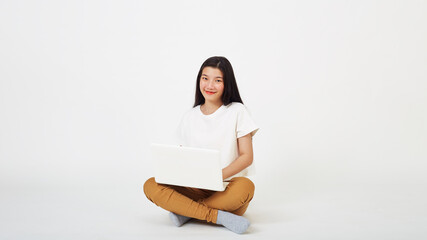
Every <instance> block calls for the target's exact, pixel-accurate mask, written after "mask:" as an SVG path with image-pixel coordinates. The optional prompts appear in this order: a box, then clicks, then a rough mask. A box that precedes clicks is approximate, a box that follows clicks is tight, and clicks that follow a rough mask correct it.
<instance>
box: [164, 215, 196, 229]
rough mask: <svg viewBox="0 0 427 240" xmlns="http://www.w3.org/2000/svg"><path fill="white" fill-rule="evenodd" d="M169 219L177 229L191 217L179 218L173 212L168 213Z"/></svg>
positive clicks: (179, 216)
mask: <svg viewBox="0 0 427 240" xmlns="http://www.w3.org/2000/svg"><path fill="white" fill-rule="evenodd" d="M169 218H170V219H171V220H172V222H173V223H174V224H175V225H176V226H177V227H181V226H182V225H183V224H184V223H186V222H188V221H189V220H190V219H191V217H186V216H181V215H179V214H176V213H173V212H169Z"/></svg>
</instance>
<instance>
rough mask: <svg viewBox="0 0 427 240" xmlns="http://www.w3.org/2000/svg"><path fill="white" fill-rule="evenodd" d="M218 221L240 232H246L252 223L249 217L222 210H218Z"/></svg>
mask: <svg viewBox="0 0 427 240" xmlns="http://www.w3.org/2000/svg"><path fill="white" fill-rule="evenodd" d="M216 223H217V224H221V225H223V226H224V227H226V228H228V229H229V230H231V231H233V232H235V233H238V234H242V233H244V232H246V230H247V229H248V227H249V225H250V224H251V223H250V222H249V220H248V219H246V218H244V217H242V216H239V215H236V214H232V213H229V212H225V211H221V210H218V216H217V219H216Z"/></svg>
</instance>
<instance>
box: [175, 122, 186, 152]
mask: <svg viewBox="0 0 427 240" xmlns="http://www.w3.org/2000/svg"><path fill="white" fill-rule="evenodd" d="M184 117H185V115H184V116H181V120H180V121H179V124H178V126H177V128H176V130H175V142H176V144H178V145H185V140H184V139H185V121H184Z"/></svg>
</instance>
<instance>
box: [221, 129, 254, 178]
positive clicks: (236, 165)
mask: <svg viewBox="0 0 427 240" xmlns="http://www.w3.org/2000/svg"><path fill="white" fill-rule="evenodd" d="M237 146H238V149H239V157H238V158H236V160H234V161H233V162H232V163H230V165H228V166H227V167H225V168H223V169H222V179H223V180H224V179H227V178H229V177H231V176H233V175H234V174H237V173H239V172H240V171H242V170H243V169H245V168H247V167H249V165H251V164H252V161H253V149H252V134H247V135H245V136H243V137H241V138H238V139H237Z"/></svg>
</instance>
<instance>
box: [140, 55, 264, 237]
mask: <svg viewBox="0 0 427 240" xmlns="http://www.w3.org/2000/svg"><path fill="white" fill-rule="evenodd" d="M257 131H258V127H257V126H256V124H255V123H254V122H253V120H252V118H251V117H250V115H249V113H248V111H247V109H246V107H245V106H244V105H243V101H242V99H241V98H240V94H239V90H238V88H237V84H236V79H235V77H234V72H233V68H232V66H231V64H230V62H229V61H228V60H227V59H226V58H224V57H211V58H208V59H207V60H206V61H205V62H204V63H203V64H202V66H201V67H200V71H199V73H198V75H197V82H196V99H195V102H194V106H193V108H192V109H190V110H189V111H188V112H186V113H185V114H184V115H183V118H182V120H181V123H180V124H179V127H178V131H177V133H178V138H179V139H180V144H181V145H183V146H188V147H198V148H209V149H218V150H220V152H221V163H222V167H223V169H222V175H223V179H224V181H228V182H229V184H228V186H227V188H226V189H225V191H223V192H216V191H210V190H204V189H197V188H189V187H178V186H172V185H165V184H158V183H156V181H155V179H154V178H150V179H148V180H147V181H146V182H145V184H144V193H145V195H146V196H147V198H148V199H149V200H150V201H152V202H153V203H155V204H156V205H157V206H160V207H162V208H163V209H165V210H168V211H170V213H169V216H170V218H171V220H172V221H173V223H174V224H175V225H176V226H181V225H182V224H184V223H186V222H187V221H188V220H190V219H191V218H196V219H199V220H205V221H207V222H212V223H216V224H220V225H223V226H225V227H226V228H228V229H230V230H231V231H233V232H236V233H244V232H245V231H246V230H247V228H248V227H249V224H250V223H249V221H248V220H247V219H246V218H244V217H242V215H243V213H245V211H246V209H247V208H248V205H249V202H250V201H251V200H252V198H253V195H254V190H255V186H254V184H253V183H252V181H251V180H249V179H248V178H246V177H245V176H246V175H247V173H248V169H247V168H248V167H249V166H250V165H251V164H252V161H253V150H252V136H253V135H254V134H255V133H256V132H257Z"/></svg>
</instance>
